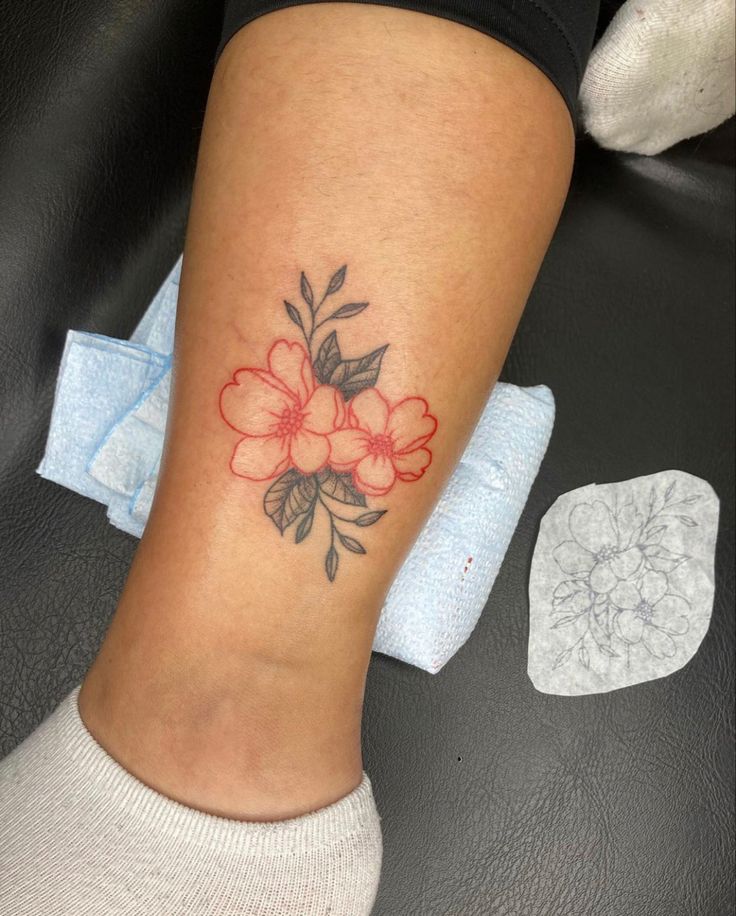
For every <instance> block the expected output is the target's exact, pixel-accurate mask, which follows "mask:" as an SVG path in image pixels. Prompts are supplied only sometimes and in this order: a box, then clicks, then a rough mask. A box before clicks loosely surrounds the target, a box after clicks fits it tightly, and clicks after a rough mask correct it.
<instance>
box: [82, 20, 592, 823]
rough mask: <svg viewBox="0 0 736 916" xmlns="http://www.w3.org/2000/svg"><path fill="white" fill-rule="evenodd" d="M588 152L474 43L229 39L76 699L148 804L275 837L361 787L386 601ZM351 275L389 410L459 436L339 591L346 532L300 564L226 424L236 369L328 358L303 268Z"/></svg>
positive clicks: (554, 110)
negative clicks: (137, 488)
mask: <svg viewBox="0 0 736 916" xmlns="http://www.w3.org/2000/svg"><path fill="white" fill-rule="evenodd" d="M573 147H574V136H573V130H572V125H571V119H570V116H569V113H568V111H567V108H566V106H565V104H564V102H563V100H562V97H561V96H560V95H559V93H558V91H557V90H556V89H555V87H554V86H553V85H552V83H551V82H550V81H549V80H548V78H547V77H546V76H545V75H544V74H542V72H541V71H540V70H538V69H537V68H536V67H535V66H534V65H533V64H531V63H530V62H529V61H527V60H526V59H525V58H523V57H522V56H521V55H519V54H518V53H516V52H515V51H513V50H511V49H509V48H508V47H506V46H504V45H503V44H501V43H499V42H497V41H495V40H493V39H491V38H489V37H488V36H486V35H484V34H481V33H480V32H477V31H475V30H473V29H470V28H467V27H465V26H462V25H460V24H457V23H453V22H449V21H446V20H443V19H439V18H437V17H432V16H429V15H424V14H419V13H414V12H410V11H406V10H400V9H392V8H389V7H381V6H371V5H367V4H352V3H324V4H318V5H303V6H297V7H293V8H289V9H284V10H279V11H277V12H274V13H271V14H268V15H265V16H262V17H260V18H259V19H257V20H255V21H254V22H252V23H250V24H249V25H248V26H246V27H245V28H243V29H242V30H241V31H240V32H239V33H238V34H237V35H236V36H235V37H234V38H233V39H232V40H231V41H230V43H229V44H228V46H227V47H226V49H225V51H224V52H223V55H222V57H221V59H220V61H219V63H218V66H217V68H216V71H215V74H214V78H213V82H212V87H211V92H210V97H209V101H208V105H207V110H206V116H205V124H204V130H203V135H202V141H201V147H200V152H199V159H198V164H197V171H196V177H195V183H194V191H193V199H192V207H191V212H190V217H189V223H188V228H187V234H186V243H185V250H184V266H183V272H182V278H181V285H180V295H179V306H178V317H177V328H176V347H175V362H174V383H173V390H172V398H171V410H170V414H169V424H168V428H167V436H166V445H165V450H164V461H163V466H162V472H161V475H160V479H159V484H158V489H157V493H156V498H155V502H154V506H153V510H152V513H151V516H150V519H149V522H148V525H147V528H146V531H145V534H144V536H143V538H142V540H141V543H140V546H139V548H138V550H137V552H136V555H135V558H134V562H133V564H132V568H131V571H130V575H129V577H128V580H127V583H126V586H125V589H124V591H123V594H122V596H121V598H120V602H119V606H118V608H117V611H116V613H115V615H114V618H113V621H112V624H111V626H110V628H109V631H108V633H107V635H106V637H105V640H104V643H103V645H102V648H101V650H100V653H99V655H98V657H97V659H96V660H95V662H94V664H93V665H92V667H91V669H90V671H89V672H88V674H87V677H86V678H85V681H84V684H83V686H82V690H81V693H80V697H79V705H80V712H81V715H82V718H83V720H84V722H85V723H86V725H87V727H88V728H89V730H90V731H91V733H92V734H93V735H94V737H95V738H96V739H97V740H98V741H99V743H100V744H101V745H102V746H103V747H104V748H105V749H106V750H107V751H108V752H109V753H110V754H111V755H112V756H113V757H114V758H115V759H117V760H118V761H119V762H120V763H121V764H122V765H123V766H124V767H126V768H127V769H128V770H129V771H130V772H132V773H133V774H134V775H135V776H137V777H138V778H139V779H141V780H142V781H143V782H145V783H147V784H148V785H150V786H152V787H153V788H154V789H156V790H158V791H159V792H161V793H163V794H165V795H167V796H169V797H171V798H174V799H176V800H178V801H180V802H182V803H184V804H187V805H189V806H191V807H194V808H198V809H201V810H204V811H208V812H211V813H214V814H219V815H221V816H225V817H231V818H237V819H243V820H251V821H255V820H278V819H282V818H288V817H294V816H298V815H300V814H303V813H305V812H308V811H312V810H315V809H317V808H319V807H322V806H324V805H327V804H330V803H331V802H333V801H336V800H337V799H339V798H341V797H343V796H344V795H346V794H347V793H349V792H350V791H351V790H352V789H354V788H355V787H356V786H357V785H358V784H359V782H360V780H361V775H362V767H363V762H362V756H361V743H360V738H361V714H362V705H363V696H364V689H365V679H366V672H367V668H368V664H369V660H370V653H371V646H372V643H373V638H374V633H375V628H376V625H377V621H378V617H379V614H380V610H381V607H382V604H383V600H384V597H385V595H386V592H387V590H388V588H389V586H390V584H391V582H392V580H393V578H394V576H395V574H396V572H397V570H398V569H399V567H400V565H401V562H402V560H403V559H404V557H405V556H406V553H407V552H408V550H409V549H410V547H411V545H412V543H413V541H414V539H415V538H416V536H417V534H418V532H419V531H420V529H421V526H422V525H423V523H424V522H425V520H426V518H427V516H428V514H429V512H430V511H431V509H432V507H433V505H434V503H435V502H436V500H437V498H438V496H439V493H440V491H441V489H442V487H443V486H444V484H445V482H446V481H447V478H448V476H449V475H450V473H451V472H452V470H453V468H454V466H455V464H456V462H457V460H458V458H459V456H460V454H461V453H462V450H463V448H464V446H465V444H466V443H467V440H468V438H469V436H470V434H471V432H472V430H473V427H474V425H475V423H476V421H477V419H478V417H479V415H480V411H481V409H482V407H483V405H484V404H485V402H486V400H487V398H488V395H489V392H490V390H491V388H492V386H493V384H494V382H495V380H496V378H497V376H498V373H499V371H500V368H501V366H502V364H503V361H504V358H505V356H506V353H507V350H508V347H509V344H510V341H511V339H512V336H513V334H514V331H515V328H516V325H517V323H518V320H519V317H520V315H521V312H522V309H523V306H524V303H525V301H526V298H527V296H528V294H529V291H530V288H531V286H532V284H533V282H534V279H535V276H536V274H537V271H538V269H539V265H540V263H541V260H542V258H543V256H544V253H545V250H546V248H547V246H548V243H549V240H550V237H551V235H552V232H553V231H554V227H555V225H556V222H557V220H558V217H559V213H560V210H561V207H562V204H563V201H564V197H565V194H566V191H567V187H568V183H569V177H570V171H571V165H572V158H573ZM342 265H347V271H346V274H345V279H344V284H343V286H342V288H341V289H340V291H339V292H338V293H336V294H335V297H334V302H335V307H336V308H337V307H338V306H341V305H342V304H343V303H349V302H364V301H367V302H369V305H368V307H367V308H365V309H363V310H362V311H360V312H359V313H358V314H355V315H354V316H353V317H350V318H349V319H348V320H345V319H339V320H338V319H336V320H335V321H334V322H333V326H332V329H333V330H337V332H338V337H339V341H340V346H341V349H342V352H343V354H347V355H348V356H362V355H363V354H367V353H369V352H372V351H374V350H375V349H376V348H379V347H381V346H383V345H384V344H388V348H387V350H386V351H385V353H384V354H383V358H382V362H381V366H380V376H379V380H378V381H377V382H376V383H375V384H376V387H378V388H379V389H380V391H381V393H382V395H383V397H384V398H385V400H386V401H387V402H388V404H389V405H395V404H397V403H398V402H400V401H402V400H403V399H406V398H410V397H417V398H423V399H424V401H425V402H426V404H427V412H428V413H429V414H430V415H431V416H432V417H433V418H435V419H436V428H433V430H432V434H431V438H430V439H428V440H427V441H426V443H424V446H426V448H427V449H428V450H429V451H430V452H431V464H429V465H428V466H427V467H426V468H423V469H422V470H423V473H422V474H421V476H419V477H418V478H417V479H410V480H396V481H395V483H394V484H393V485H392V486H391V487H390V489H389V490H388V491H386V492H385V493H382V494H381V495H374V493H370V494H369V495H366V504H367V507H368V509H370V510H386V512H385V515H383V516H381V517H380V519H379V520H378V521H376V522H375V524H372V525H370V526H367V527H362V528H355V527H351V528H350V530H349V531H348V530H347V529H345V530H346V533H348V534H350V535H351V536H354V537H356V538H359V541H360V543H361V544H362V545H363V547H364V549H365V551H366V553H365V555H361V554H356V553H353V552H351V551H350V550H344V549H342V548H341V549H340V557H339V566H338V568H337V571H336V574H335V576H334V581H330V579H329V578H328V576H327V575H326V569H325V551H326V549H327V546H328V539H329V520H328V516H327V514H326V512H325V511H324V510H323V509H320V510H319V512H318V513H315V517H314V525H313V528H312V530H311V531H310V533H309V536H308V537H305V538H304V540H303V541H302V542H301V543H299V544H296V543H295V540H294V530H295V529H294V528H287V529H286V531H285V532H284V534H283V535H282V534H281V533H280V531H279V530H278V529H277V527H276V525H275V524H274V521H273V519H272V518H269V517H268V516H267V515H266V513H265V512H264V494H265V492H266V491H267V490H268V488H269V486H270V485H271V484H272V483H273V479H270V480H253V479H249V478H248V477H247V476H240V475H239V474H238V473H237V468H238V467H239V466H238V465H237V463H235V461H234V459H233V455H234V452H235V450H236V448H237V447H238V444H239V442H240V441H241V440H242V439H243V438H244V436H243V430H242V425H243V422H241V423H240V425H241V432H237V431H236V429H235V428H233V425H232V424H231V425H228V410H229V409H230V408H227V407H226V408H224V409H223V406H222V402H221V395H222V392H223V390H224V389H225V388H226V386H227V385H228V384H233V383H234V381H235V378H236V376H235V373H236V372H237V370H239V369H247V368H250V369H252V368H256V369H261V370H263V369H265V368H266V367H267V359H268V354H269V351H270V350H271V348H272V347H273V345H274V343H275V342H276V341H278V340H281V339H283V340H286V341H287V342H289V343H294V342H297V341H301V344H302V345H305V340H304V337H303V336H302V335H301V332H300V329H299V328H298V327H297V325H296V324H295V323H294V321H293V320H291V319H290V318H289V315H288V313H287V311H286V310H285V306H284V304H283V302H284V300H287V301H289V302H290V303H292V304H293V305H294V306H295V307H297V306H298V308H299V309H301V310H302V311H303V312H307V313H308V305H307V304H306V303H305V300H304V298H303V296H302V295H301V290H300V276H301V273H302V271H304V272H305V273H306V275H307V276H308V277H309V280H310V282H311V285H312V286H313V287H314V290H315V295H319V294H320V292H321V291H323V290H324V289H325V287H326V286H327V284H328V282H329V280H330V278H331V277H332V276H333V275H334V273H335V271H336V270H337V269H338V268H340V267H341V266H342ZM331 301H332V300H331ZM305 320H309V319H308V314H307V318H306V319H305ZM329 330H330V327H329V326H325V328H324V332H327V331H329ZM320 333H322V332H320ZM305 349H306V346H305ZM241 378H242V376H241ZM241 394H243V392H239V394H238V397H240V395H241ZM246 394H247V392H246ZM239 403H240V405H241V406H240V407H238V408H237V410H241V408H242V412H243V413H244V414H245V415H248V411H249V410H250V408H249V406H248V405H249V404H250V403H251V401H249V400H248V398H247V397H244V398H242V399H241V401H240V402H239ZM243 404H244V405H245V406H242V405H243ZM348 406H349V404H348ZM237 410H236V413H237ZM231 413H232V410H231ZM239 416H240V414H239ZM239 422H240V421H239ZM244 422H245V424H246V425H247V422H249V420H248V416H246V420H245V421H244ZM298 422H301V420H299V421H298ZM428 429H429V427H425V431H428ZM246 432H247V430H246ZM274 448H276V445H274ZM337 455H338V450H337V448H335V450H334V452H333V457H334V456H337ZM339 457H341V459H342V461H343V464H342V465H340V467H341V469H342V472H343V473H345V474H348V475H349V474H352V473H353V469H351V467H350V466H347V465H346V464H345V463H344V462H345V461H346V458H345V454H343V453H340V455H339ZM348 457H350V456H348ZM231 462H233V464H231ZM249 467H250V466H249ZM234 470H235V471H236V472H234ZM256 476H257V475H256ZM368 509H363V510H362V511H368ZM338 546H339V545H338ZM465 559H466V558H465V557H458V565H459V567H461V566H462V564H463V562H464V561H465Z"/></svg>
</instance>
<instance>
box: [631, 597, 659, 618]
mask: <svg viewBox="0 0 736 916" xmlns="http://www.w3.org/2000/svg"><path fill="white" fill-rule="evenodd" d="M634 613H635V614H636V616H637V617H640V618H641V619H642V620H651V619H652V617H653V616H654V608H653V607H652V606H651V604H648V603H647V602H646V601H642V602H641V604H640V605H639V607H638V608H637V609H636V610H635V611H634Z"/></svg>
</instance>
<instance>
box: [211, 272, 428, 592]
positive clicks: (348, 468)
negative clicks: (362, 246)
mask: <svg viewBox="0 0 736 916" xmlns="http://www.w3.org/2000/svg"><path fill="white" fill-rule="evenodd" d="M346 272H347V266H346V265H344V266H343V267H341V268H340V269H339V270H337V271H336V272H335V273H334V274H333V275H332V277H331V279H330V282H329V283H328V284H327V288H326V289H325V292H324V295H323V296H322V298H321V299H320V300H319V301H316V300H315V296H314V292H313V290H312V286H311V284H310V282H309V280H308V279H307V277H306V275H305V274H304V273H302V275H301V297H302V299H303V300H304V305H303V306H301V308H297V307H296V306H295V305H293V304H292V303H291V302H286V301H285V302H284V306H285V308H286V314H287V316H288V317H289V319H290V320H291V321H292V322H293V324H295V325H296V326H297V327H298V328H299V331H300V332H301V336H302V338H303V340H304V343H302V342H301V341H299V340H296V341H293V340H286V339H284V338H281V339H279V340H276V341H274V343H273V344H272V345H271V348H270V350H269V352H268V356H267V360H266V361H267V368H264V369H259V368H250V367H248V368H240V369H237V370H236V371H235V372H234V374H233V376H232V379H231V381H229V382H228V383H227V384H226V385H224V387H223V388H222V391H221V392H220V413H221V415H222V418H223V420H224V421H225V422H226V423H227V424H228V426H230V427H232V429H234V430H236V432H238V433H240V435H241V436H242V437H243V438H241V439H240V441H239V442H238V444H237V445H236V446H235V451H234V452H233V454H232V458H231V459H230V469H231V471H232V472H233V474H235V475H237V476H238V477H243V478H245V479H246V480H253V481H266V480H273V483H272V484H271V485H270V486H269V488H268V490H267V491H266V493H265V496H264V498H263V509H264V511H265V513H266V515H268V517H269V518H270V519H271V520H272V521H273V523H274V525H276V527H277V528H278V530H279V531H280V533H281V534H282V535H283V534H284V532H285V531H286V529H287V528H289V527H290V526H292V525H295V526H296V527H295V536H294V540H295V541H296V543H297V544H299V543H301V542H302V541H303V540H304V539H305V538H306V537H307V536H308V535H309V533H310V532H311V530H312V525H313V522H314V518H315V513H316V512H318V511H319V512H322V513H324V514H325V517H326V518H328V519H329V526H330V541H329V546H328V549H327V553H326V555H325V572H326V573H327V578H328V579H329V580H330V582H332V581H334V579H335V576H336V574H337V567H338V562H339V552H338V545H340V546H342V547H343V548H345V550H348V551H350V552H351V553H356V554H364V553H366V549H365V547H363V545H362V544H361V543H360V541H358V540H356V538H354V537H352V536H351V535H349V534H347V533H346V531H345V526H348V525H350V526H353V525H354V526H356V527H358V528H366V527H368V526H369V525H374V524H375V523H376V522H377V521H379V520H380V519H381V518H382V516H384V515H385V514H386V511H387V510H385V509H373V508H371V507H369V505H368V502H367V499H366V497H378V496H385V495H386V494H387V493H388V492H389V491H390V490H391V489H392V488H393V486H394V485H395V483H396V482H397V481H398V480H401V481H413V480H419V478H420V477H421V476H422V475H423V474H424V472H425V471H426V470H427V468H428V467H429V465H430V464H431V461H432V453H431V452H430V450H429V449H428V448H426V445H427V443H428V442H429V440H430V439H431V438H432V436H433V435H434V433H435V430H436V429H437V420H436V419H435V418H434V417H433V416H432V415H431V414H430V413H429V407H428V404H427V402H426V401H425V400H424V398H421V397H406V398H402V399H401V400H399V401H397V402H395V403H389V401H388V400H387V399H386V398H385V397H384V396H383V395H382V394H381V392H380V391H379V390H378V388H376V382H377V381H378V374H379V372H380V369H381V360H382V359H383V355H384V353H385V352H386V349H387V347H388V344H384V345H383V346H382V347H379V348H378V349H376V350H373V351H372V352H370V353H368V354H366V355H365V356H360V357H357V358H354V359H345V358H344V357H343V355H342V352H341V350H340V345H339V343H338V339H337V332H336V331H334V330H333V331H330V332H329V333H328V334H327V335H326V336H325V337H324V339H323V340H322V341H321V343H319V345H318V342H317V340H316V338H315V335H317V332H318V331H319V330H320V329H321V328H322V327H323V326H324V325H326V324H327V323H328V322H333V321H344V320H346V319H348V318H353V317H355V316H356V315H359V314H360V313H361V312H363V311H364V310H365V309H366V308H367V307H368V303H367V302H347V303H345V304H344V305H340V306H338V307H337V308H334V309H331V308H330V305H327V300H328V299H329V298H330V297H331V296H334V295H335V294H336V293H338V292H339V291H340V290H341V289H342V287H343V284H344V282H345V275H346ZM274 478H275V479H274ZM366 509H367V510H368V511H361V510H366Z"/></svg>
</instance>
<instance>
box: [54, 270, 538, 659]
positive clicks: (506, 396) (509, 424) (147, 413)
mask: <svg viewBox="0 0 736 916" xmlns="http://www.w3.org/2000/svg"><path fill="white" fill-rule="evenodd" d="M180 271H181V259H179V261H178V262H177V264H176V265H175V267H174V269H173V270H172V271H171V273H170V274H169V276H168V277H167V279H166V281H165V282H164V284H163V285H162V287H161V289H160V290H159V292H158V293H157V294H156V296H155V298H154V300H153V301H152V303H151V305H150V306H149V308H148V309H147V311H146V313H145V315H144V316H143V319H142V320H141V322H140V324H139V325H138V327H137V328H136V330H135V331H134V332H133V334H132V336H131V338H130V341H120V340H114V339H112V338H108V337H103V336H100V335H97V334H86V333H83V332H78V331H70V332H69V334H68V336H67V341H66V346H65V349H64V354H63V356H62V361H61V366H60V369H59V377H58V381H57V386H56V397H55V400H54V408H53V412H52V416H51V425H50V429H49V436H48V441H47V444H46V453H45V455H44V458H43V460H42V462H41V465H40V466H39V468H38V473H39V474H41V476H43V477H45V478H47V479H48V480H53V481H55V482H56V483H60V484H62V485H63V486H65V487H68V488H69V489H71V490H74V491H75V492H77V493H81V494H83V495H85V496H89V497H91V498H92V499H96V500H98V501H99V502H101V503H104V504H105V505H107V507H108V513H107V514H108V518H109V519H110V522H111V523H112V524H113V525H115V526H116V527H118V528H121V529H122V530H123V531H126V532H128V533H129V534H133V535H135V536H137V537H140V536H141V534H142V533H143V529H144V528H145V524H146V520H147V518H148V513H149V511H150V508H151V502H152V499H153V494H154V491H155V488H156V479H157V475H158V467H159V461H160V457H161V449H162V445H163V434H164V427H165V422H166V412H167V409H168V398H169V384H170V378H171V354H172V350H173V339H174V320H175V315H176V301H177V297H178V288H179V276H180ZM553 423H554V399H553V397H552V393H551V391H550V390H549V389H548V388H546V387H545V386H544V385H538V386H536V387H533V388H518V387H517V386H515V385H508V384H504V383H498V384H497V385H496V387H495V388H494V390H493V393H492V394H491V397H490V398H489V400H488V403H487V404H486V406H485V408H484V410H483V413H482V415H481V418H480V420H479V421H478V424H477V426H476V428H475V430H474V432H473V435H472V437H471V439H470V441H469V443H468V445H467V448H466V449H465V452H464V453H463V455H462V457H461V459H460V463H459V464H458V466H457V468H456V469H455V471H454V473H453V475H452V477H451V478H450V480H449V482H448V484H447V486H446V487H445V489H444V491H443V493H442V495H441V497H440V499H439V502H438V503H437V505H436V506H435V509H434V511H433V512H432V514H431V515H430V517H429V519H428V520H427V522H426V524H425V526H424V528H423V529H422V531H421V533H420V535H419V537H418V539H417V541H416V543H415V544H414V546H413V548H412V550H411V552H410V553H409V555H408V557H407V558H406V560H405V562H404V565H403V566H402V568H401V570H400V571H399V574H398V576H397V577H396V580H395V581H394V583H393V585H392V587H391V589H390V591H389V593H388V596H387V598H386V603H385V605H384V607H383V610H382V612H381V616H380V620H379V623H378V629H377V631H376V637H375V640H374V643H373V649H374V651H376V652H381V653H383V654H384V655H391V656H393V657H394V658H398V659H400V660H402V661H405V662H408V663H409V664H412V665H416V666H417V667H419V668H422V669H424V670H425V671H429V672H431V673H436V672H437V671H439V670H440V669H441V668H442V667H443V665H445V664H446V662H447V661H448V660H449V659H450V658H451V657H452V656H453V655H454V654H455V652H457V650H458V649H459V648H460V647H461V646H462V645H463V644H464V643H465V641H466V640H467V639H468V637H469V636H470V634H471V633H472V631H473V629H474V628H475V625H476V623H477V621H478V618H479V617H480V614H481V611H482V610H483V607H484V605H485V603H486V601H487V599H488V594H489V593H490V591H491V588H492V586H493V582H494V580H495V578H496V574H497V573H498V570H499V568H500V566H501V562H502V561H503V558H504V555H505V553H506V550H507V548H508V545H509V542H510V540H511V537H512V535H513V533H514V530H515V528H516V525H517V523H518V521H519V517H520V515H521V512H522V510H523V508H524V505H525V503H526V500H527V497H528V495H529V490H530V488H531V485H532V483H533V482H534V478H535V477H536V475H537V471H538V470H539V465H540V463H541V461H542V458H543V457H544V453H545V451H546V448H547V443H548V442H549V437H550V434H551V432H552V425H553Z"/></svg>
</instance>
